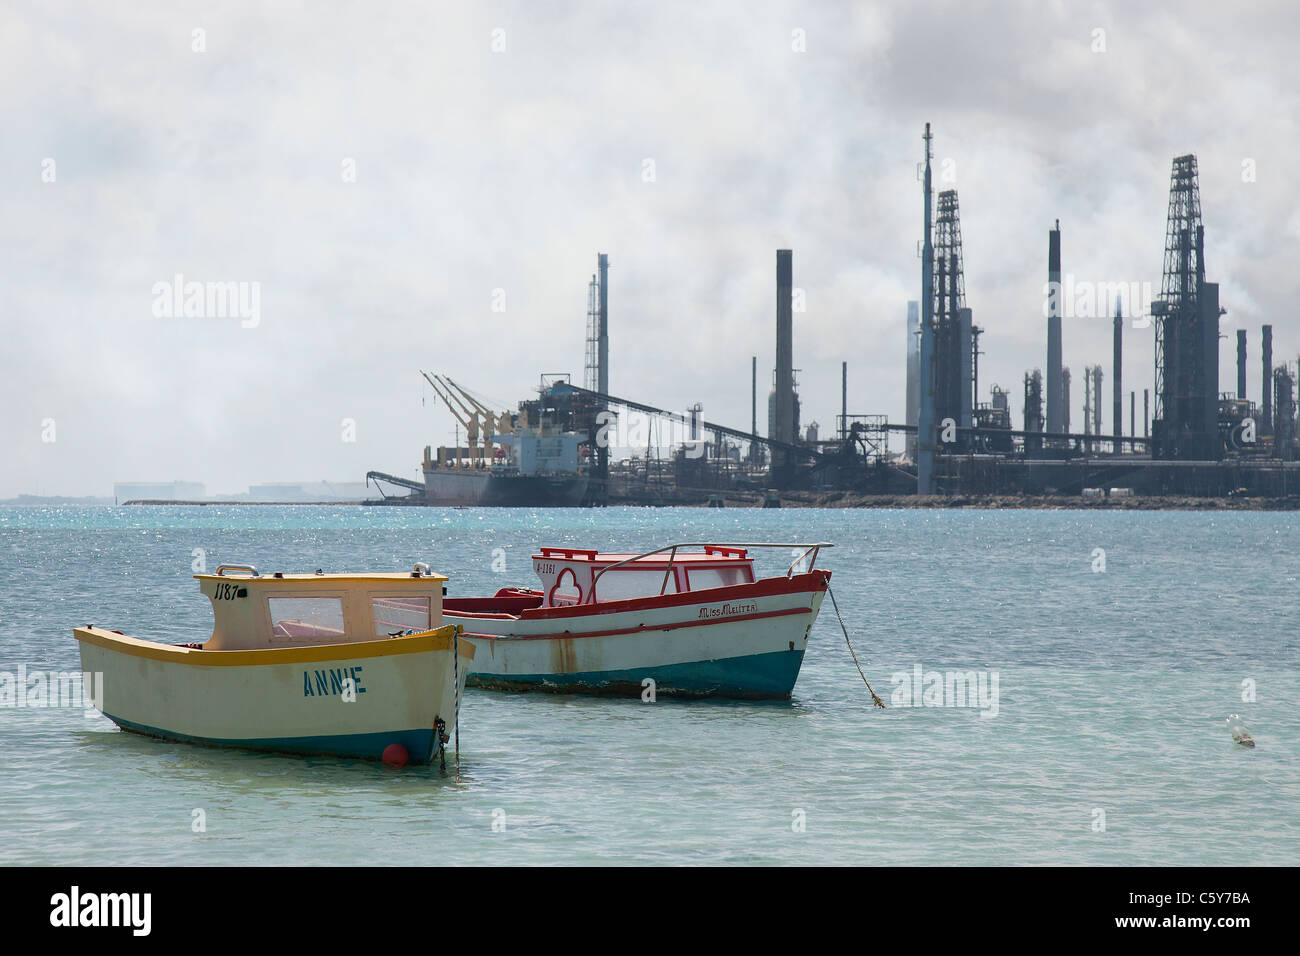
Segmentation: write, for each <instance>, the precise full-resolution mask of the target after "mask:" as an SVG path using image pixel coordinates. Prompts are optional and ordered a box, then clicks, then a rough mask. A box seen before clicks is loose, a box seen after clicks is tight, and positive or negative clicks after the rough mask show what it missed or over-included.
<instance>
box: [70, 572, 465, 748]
mask: <svg viewBox="0 0 1300 956" xmlns="http://www.w3.org/2000/svg"><path fill="white" fill-rule="evenodd" d="M195 578H196V579H197V580H198V582H199V589H200V590H201V591H202V592H203V594H205V595H206V596H207V597H208V598H209V599H210V600H211V601H212V609H213V616H214V619H215V621H214V627H213V630H212V637H211V638H210V639H209V640H208V641H207V642H205V643H203V644H197V643H195V644H163V643H159V642H156V641H147V640H141V639H138V638H134V637H127V636H126V635H124V634H122V633H121V632H120V631H112V630H107V629H105V628H101V627H94V626H87V627H84V628H77V629H76V630H75V633H76V637H77V640H78V641H79V642H80V645H81V666H82V670H84V671H86V672H89V673H95V674H98V675H102V676H101V677H99V678H98V680H97V683H98V684H99V685H100V686H101V688H102V695H101V696H100V706H101V709H102V710H103V712H104V714H105V716H107V717H108V718H109V719H110V720H112V721H113V722H114V723H116V724H117V725H118V726H119V727H121V728H122V729H123V730H126V731H130V732H132V733H138V734H145V735H148V736H152V737H161V738H164V739H166V740H178V741H185V742H191V743H200V744H207V745H210V746H221V747H241V748H249V749H254V750H270V751H279V752H284V753H298V754H330V755H336V756H341V757H363V758H369V759H384V760H385V761H388V762H394V763H405V762H407V760H409V761H410V762H412V763H428V762H431V761H432V760H434V759H435V758H436V757H438V756H439V754H440V753H441V752H442V748H443V744H444V743H446V741H447V740H448V735H447V732H446V729H447V728H448V727H454V726H455V725H456V723H457V720H458V716H459V709H460V707H459V704H460V697H461V694H462V692H463V690H464V686H465V675H466V673H467V672H468V670H469V668H468V666H467V665H468V664H469V662H470V661H471V660H472V659H473V657H474V646H473V645H472V644H471V643H470V642H469V641H466V640H461V639H460V631H461V628H460V626H459V625H455V624H448V625H444V624H443V618H442V596H443V591H444V586H443V585H444V582H446V580H447V578H446V577H444V576H443V575H440V574H434V573H432V572H431V571H430V570H429V568H428V566H427V565H425V564H417V565H416V566H415V570H413V571H409V572H404V573H379V574H323V573H321V572H320V571H317V572H316V573H315V574H286V573H279V572H277V573H275V574H259V573H258V571H257V569H256V568H255V567H253V566H251V565H223V566H221V567H219V568H218V569H217V571H216V573H215V574H196V575H195Z"/></svg>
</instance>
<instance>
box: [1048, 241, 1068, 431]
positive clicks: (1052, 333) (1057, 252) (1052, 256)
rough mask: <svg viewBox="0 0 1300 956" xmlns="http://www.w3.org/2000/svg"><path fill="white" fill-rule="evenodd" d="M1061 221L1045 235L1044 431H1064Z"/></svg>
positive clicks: (1066, 413) (1065, 413)
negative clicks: (1045, 365)
mask: <svg viewBox="0 0 1300 956" xmlns="http://www.w3.org/2000/svg"><path fill="white" fill-rule="evenodd" d="M1061 295H1062V289H1061V220H1059V219H1058V220H1056V226H1055V227H1054V228H1053V229H1052V230H1051V231H1050V232H1048V234H1047V430H1048V432H1062V431H1065V430H1066V429H1065V427H1064V424H1065V422H1066V421H1068V419H1067V417H1066V416H1068V415H1069V412H1066V411H1065V401H1066V399H1065V396H1064V394H1063V392H1062V388H1063V379H1062V376H1061Z"/></svg>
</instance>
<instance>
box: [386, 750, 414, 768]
mask: <svg viewBox="0 0 1300 956" xmlns="http://www.w3.org/2000/svg"><path fill="white" fill-rule="evenodd" d="M409 759H410V754H408V753H407V752H406V748H405V747H403V746H402V745H401V744H389V745H388V746H387V747H385V748H384V764H385V765H386V766H389V767H405V766H406V761H407V760H409Z"/></svg>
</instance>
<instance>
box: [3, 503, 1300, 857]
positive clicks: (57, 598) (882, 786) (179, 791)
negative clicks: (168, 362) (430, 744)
mask: <svg viewBox="0 0 1300 956" xmlns="http://www.w3.org/2000/svg"><path fill="white" fill-rule="evenodd" d="M1294 522H1295V518H1294V516H1292V515H1289V514H1281V513H1279V514H1248V513H1234V514H1213V513H1211V514H1196V513H1186V512H1174V513H1152V512H1144V513H1119V512H1112V513H1095V512H1048V511H982V512H981V511H951V512H949V511H813V510H781V511H776V510H768V511H764V510H739V509H737V510H721V511H719V510H697V509H660V510H650V509H605V510H585V511H583V510H567V511H553V510H548V511H530V510H524V509H518V510H513V509H512V510H462V511H456V510H441V509H437V510H434V509H400V508H393V509H387V508H371V509H366V508H340V509H332V508H303V507H298V508H269V507H257V508H251V507H245V508H220V507H203V508H198V507H191V508H180V507H178V508H119V509H108V508H61V509H49V510H38V509H21V508H11V509H0V587H2V588H3V594H2V596H0V673H3V672H9V673H14V672H16V671H17V668H18V666H19V665H20V664H24V665H25V666H26V667H27V668H28V669H29V670H72V669H76V668H77V667H78V664H79V661H78V656H77V647H76V642H75V641H74V640H73V637H72V628H73V627H74V626H76V625H81V624H85V623H87V622H93V623H96V624H100V625H103V626H107V627H112V628H116V629H119V630H122V631H125V632H126V633H128V634H133V635H137V636H140V637H151V638H157V639H162V640H169V641H179V640H196V639H203V638H205V637H206V635H207V633H208V632H209V630H210V628H211V610H210V608H209V606H208V602H207V601H206V600H205V599H204V598H202V597H201V596H200V595H199V593H198V590H197V587H196V584H195V582H194V581H193V580H192V579H191V577H190V575H191V573H192V572H191V563H192V561H194V560H195V557H194V554H195V549H202V550H203V551H204V554H205V559H206V561H207V564H208V566H209V567H215V566H216V564H218V563H220V562H227V563H235V562H251V563H254V564H257V565H258V566H259V567H261V568H262V570H263V571H266V570H272V569H283V570H290V569H292V570H314V569H315V568H318V567H323V568H325V569H326V570H387V569H405V568H408V567H410V566H411V565H412V564H413V563H414V562H415V561H418V560H425V561H429V562H430V563H431V564H432V565H433V567H434V568H435V569H436V570H439V571H442V572H443V573H446V574H448V575H450V577H451V582H450V593H451V594H458V595H468V594H478V593H491V592H492V591H495V590H496V589H497V588H498V587H502V586H505V585H511V584H521V585H529V584H532V583H533V580H532V573H531V568H530V563H529V560H528V558H529V555H530V554H531V553H532V552H533V550H535V548H536V547H537V546H539V545H541V544H549V545H561V544H569V545H577V546H583V547H599V548H605V549H610V548H616V549H619V550H639V549H649V548H652V547H657V546H660V545H663V544H667V543H671V542H672V541H675V540H749V541H755V540H767V541H780V540H791V539H797V540H828V541H833V542H835V544H836V547H835V548H834V549H832V550H830V551H828V552H825V554H824V557H823V559H822V560H821V561H819V564H820V565H822V566H823V567H827V568H829V569H830V570H832V571H833V572H834V579H833V582H832V583H833V587H834V589H835V595H836V598H837V599H838V601H839V606H840V609H841V611H842V612H843V614H844V617H845V619H846V621H847V623H848V626H849V629H850V633H851V634H852V635H853V638H854V644H855V646H856V648H857V650H858V654H859V657H860V658H861V659H862V662H863V666H864V668H865V669H866V671H867V676H868V678H869V679H870V680H871V682H872V685H873V686H874V687H875V689H876V691H877V692H878V693H880V694H881V695H882V696H883V697H885V698H886V699H887V700H888V699H890V697H891V692H892V691H893V690H894V688H895V683H894V682H891V676H892V675H895V674H900V673H907V674H908V675H909V679H910V675H911V672H912V670H913V668H914V667H915V666H916V665H920V666H921V668H922V671H923V673H924V672H928V671H940V672H942V671H949V670H959V671H970V670H974V671H976V672H977V673H979V674H983V675H984V676H985V677H986V678H987V679H991V677H992V674H993V672H994V671H996V673H997V677H998V690H999V694H998V708H997V710H998V712H997V715H996V716H990V717H984V716H981V714H980V711H979V710H978V709H977V708H971V707H965V708H959V707H899V706H891V707H890V709H888V710H886V711H883V712H881V711H873V710H872V708H871V706H870V701H869V698H868V697H867V695H866V691H865V688H864V687H863V686H862V682H861V680H860V678H859V677H858V674H857V672H856V670H855V669H854V667H853V662H852V660H851V659H850V657H849V655H848V651H847V650H846V649H845V645H844V640H843V637H842V635H841V633H840V631H839V626H838V624H837V623H836V621H835V616H834V613H833V611H832V610H831V607H830V603H829V602H827V603H826V605H825V606H824V607H823V612H822V615H821V617H820V618H819V620H818V622H817V625H816V626H815V628H814V630H813V635H812V640H811V642H810V645H809V649H808V655H807V658H806V661H805V664H804V668H803V672H802V674H801V676H800V678H799V683H798V685H797V686H796V688H795V699H794V700H793V701H792V702H790V703H782V704H771V703H769V704H749V703H722V702H718V703H712V702H689V703H688V702H672V701H665V700H661V701H660V702H659V703H656V704H643V703H641V702H640V701H620V700H600V699H586V698H580V697H552V696H547V695H523V694H501V693H493V692H488V691H476V690H470V691H469V692H468V693H467V695H466V699H465V701H464V705H463V713H462V733H461V769H462V779H461V781H460V782H459V783H457V782H456V781H455V780H454V777H453V776H445V777H444V776H443V775H441V774H440V773H439V772H438V771H437V769H436V768H408V769H405V770H402V771H393V770H389V769H386V768H383V767H382V766H379V765H375V764H370V763H366V762H360V761H340V760H328V759H312V758H295V757H281V756H271V755H257V754H249V753H243V752H237V751H222V750H209V749H205V748H200V747H193V746H184V745H179V744H169V743H164V742H159V741H154V740H149V739H145V738H140V737H135V736H132V735H129V734H123V733H121V732H119V731H117V730H116V728H114V727H113V725H112V724H111V723H109V722H108V721H107V720H105V719H103V718H101V717H94V718H91V719H87V718H86V717H85V716H84V715H83V714H82V712H81V711H80V710H60V709H44V710H42V709H32V708H21V709H11V708H5V709H0V759H2V760H3V773H0V862H9V863H12V862H18V863H87V864H117V863H127V864H140V863H155V864H250V863H252V864H257V863H263V864H276V863H313V864H348V863H380V864H383V863H404V864H405V863H465V864H470V863H516V864H517V863H524V864H528V863H591V862H605V863H635V862H648V863H687V864H691V863H816V862H831V863H856V864H872V863H882V864H894V863H925V864H948V863H980V864H1024V863H1116V864H1147V863H1151V864H1209V863H1217V864H1247V865H1251V864H1281V863H1287V864H1296V863H1300V773H1298V772H1297V771H1298V770H1300V761H1298V760H1297V750H1298V746H1300V744H1298V741H1300V703H1298V702H1300V645H1298V642H1297V638H1296V619H1297V614H1296V611H1297V598H1296V594H1297V591H1296V579H1297V573H1298V572H1297V567H1298V564H1297V558H1296V555H1295V546H1294V538H1295V535H1294V527H1295V525H1294ZM497 548H500V549H502V551H501V552H497V553H496V554H495V555H494V549H497ZM1098 548H1100V549H1104V559H1105V570H1104V572H1103V571H1094V567H1099V566H1100V558H1101V555H1100V554H1099V553H1098V552H1097V551H1096V549H1098ZM502 555H504V560H505V567H506V571H505V573H496V572H494V571H493V570H492V566H493V561H494V557H495V558H496V559H497V563H498V566H499V564H500V558H501V557H502ZM763 560H766V562H767V565H766V567H767V570H768V571H769V572H771V573H776V572H778V571H781V570H784V567H785V565H784V564H783V565H782V566H781V567H780V568H778V567H777V566H776V565H777V560H778V558H777V557H775V556H774V557H770V558H767V559H760V561H763ZM788 561H789V559H788V558H787V559H786V562H785V563H786V564H788ZM1252 690H1253V696H1254V697H1255V700H1253V701H1246V700H1243V695H1244V696H1251V691H1252ZM1234 712H1235V713H1239V714H1240V715H1241V716H1242V718H1243V720H1244V721H1245V723H1246V725H1247V727H1248V728H1249V729H1250V731H1251V733H1252V734H1253V735H1254V738H1255V740H1256V742H1257V744H1258V746H1257V748H1256V749H1255V750H1253V751H1249V750H1245V749H1243V748H1241V747H1238V746H1235V745H1234V744H1233V743H1232V740H1231V737H1230V736H1229V735H1228V733H1227V731H1226V729H1225V725H1224V718H1225V717H1226V716H1227V715H1228V714H1229V713H1234ZM196 809H201V810H202V811H203V813H204V816H205V818H206V827H207V829H206V832H202V833H195V832H194V831H193V828H192V821H193V820H194V811H195V810H196ZM494 822H495V823H496V827H495V828H494ZM801 822H802V831H801V830H800V826H799V825H800V823H801ZM503 824H504V828H502V825H503ZM1103 824H1104V827H1103Z"/></svg>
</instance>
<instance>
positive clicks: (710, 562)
mask: <svg viewBox="0 0 1300 956" xmlns="http://www.w3.org/2000/svg"><path fill="white" fill-rule="evenodd" d="M533 570H534V571H536V572H537V576H538V577H539V578H540V579H541V582H542V588H541V590H542V594H543V598H542V604H541V606H542V607H570V606H572V605H575V604H596V603H603V602H607V601H622V600H627V599H628V598H640V597H654V596H656V595H659V594H677V593H680V592H684V591H702V590H704V589H705V588H721V587H728V586H730V585H733V584H752V583H753V581H754V559H753V558H751V557H749V553H748V551H747V550H746V549H745V548H733V547H725V546H722V545H708V546H705V547H704V548H703V549H701V550H700V551H677V552H675V553H670V552H667V551H664V552H660V553H658V554H643V555H636V554H601V553H599V552H597V551H589V550H586V549H583V548H542V553H541V554H535V555H533Z"/></svg>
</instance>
